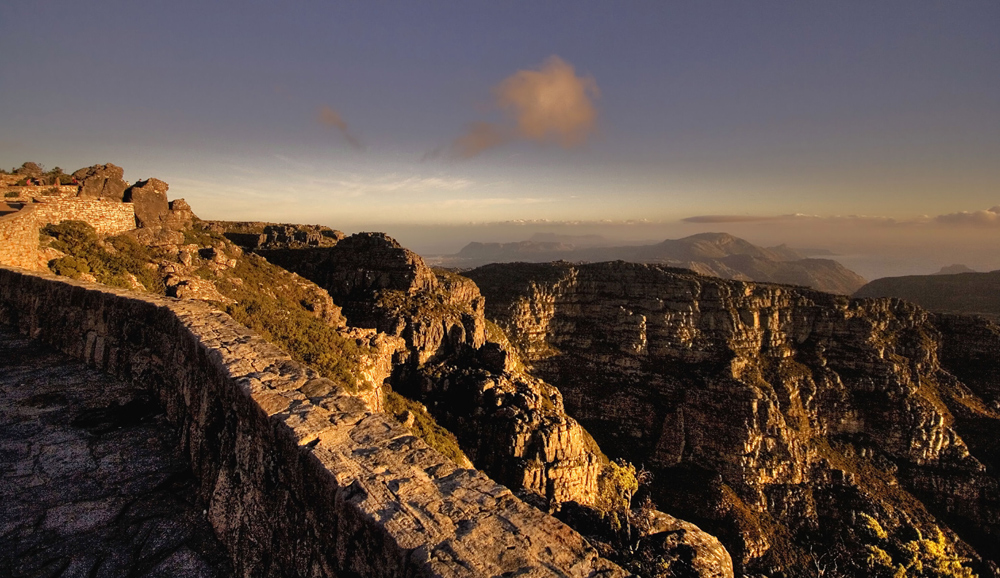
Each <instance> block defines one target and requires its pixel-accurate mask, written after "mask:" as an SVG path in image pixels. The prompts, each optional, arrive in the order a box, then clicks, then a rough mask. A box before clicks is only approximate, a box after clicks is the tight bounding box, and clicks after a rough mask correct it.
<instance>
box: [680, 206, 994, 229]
mask: <svg viewBox="0 0 1000 578" xmlns="http://www.w3.org/2000/svg"><path fill="white" fill-rule="evenodd" d="M768 221H785V222H795V221H811V222H827V223H858V224H862V223H864V224H870V225H898V226H913V225H949V226H958V227H1000V205H997V206H995V207H991V208H989V209H985V210H979V211H960V212H957V213H948V214H945V215H937V216H935V217H929V216H927V215H919V216H914V217H907V218H894V217H884V216H879V215H827V216H821V215H803V214H801V213H794V214H788V215H697V216H694V217H686V218H684V219H681V222H683V223H698V224H712V223H720V224H725V223H757V222H768Z"/></svg>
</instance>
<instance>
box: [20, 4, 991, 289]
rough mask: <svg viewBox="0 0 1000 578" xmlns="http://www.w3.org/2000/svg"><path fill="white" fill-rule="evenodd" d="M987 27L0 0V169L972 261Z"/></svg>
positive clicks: (544, 225)
mask: <svg viewBox="0 0 1000 578" xmlns="http://www.w3.org/2000/svg"><path fill="white" fill-rule="evenodd" d="M998 31H1000V3H998V2H996V1H994V0H985V1H981V2H975V1H968V2H965V1H949V2H933V1H919V2H913V1H891V0H887V1H882V2H870V1H863V2H854V1H838V2H787V1H785V2H770V1H766V0H761V1H754V2H737V1H726V2H713V1H697V2H695V1H677V2H673V1H658V2H640V1H636V2H628V3H619V2H603V3H599V2H568V1H566V2H557V1H551V2H502V3H501V2H475V1H466V2H376V1H370V2H342V3H341V2H318V1H317V2H311V1H299V2H282V3H278V2H273V3H268V2H249V1H248V2H184V1H171V2H155V1H150V2H86V1H74V2H42V1H36V2H21V1H18V0H7V1H6V2H4V3H3V4H2V5H0V54H3V55H4V58H3V59H0V78H2V79H3V80H0V167H4V168H10V167H14V166H18V165H20V164H21V163H22V162H25V161H29V160H31V161H35V162H39V163H42V164H43V165H44V166H46V167H48V168H51V167H54V166H59V167H62V168H64V169H67V170H72V169H76V168H79V167H82V166H88V165H92V164H96V163H106V162H112V163H115V164H117V165H119V166H122V167H124V168H125V170H126V179H128V180H132V181H135V180H138V179H141V178H147V177H151V176H154V177H157V178H160V179H163V180H165V181H167V182H168V183H169V184H170V192H169V194H170V196H171V198H181V197H183V198H185V199H186V200H187V201H188V202H189V203H191V205H192V206H193V208H194V209H195V212H196V213H197V214H198V215H199V216H201V217H202V218H211V219H230V220H266V221H272V222H306V223H319V224H323V225H328V226H332V227H334V228H338V229H341V230H344V231H347V232H352V231H360V230H383V231H385V232H387V233H389V234H390V235H393V236H395V237H397V238H398V239H399V240H400V241H401V242H403V243H404V245H407V246H410V247H411V248H413V249H414V250H417V251H418V252H421V253H423V254H430V253H446V252H454V251H457V250H458V249H459V248H460V247H461V246H463V245H464V244H465V243H467V242H469V241H513V240H522V239H526V238H528V237H530V236H531V235H532V234H533V233H535V232H558V233H562V234H590V233H595V232H596V233H597V234H602V235H605V236H607V237H609V238H610V239H614V240H618V241H622V242H626V241H627V242H643V241H657V240H662V239H664V238H676V237H680V236H684V235H688V234H694V233H698V232H704V231H724V232H729V233H732V234H736V235H738V236H742V237H744V238H746V239H747V240H750V241H751V242H755V243H758V244H763V245H773V244H779V243H786V244H789V245H791V246H794V247H804V248H817V249H820V248H822V249H828V250H830V251H833V252H834V253H836V254H837V255H838V257H837V258H838V259H841V260H842V261H843V262H844V263H845V264H848V266H851V267H852V268H854V269H855V270H857V271H858V272H859V273H861V274H862V275H864V276H866V277H869V278H871V277H875V276H882V275H884V274H908V273H929V272H932V271H933V270H936V268H938V267H941V266H944V265H948V264H952V263H965V264H967V265H969V266H970V267H973V268H978V269H980V270H991V269H1000V34H998Z"/></svg>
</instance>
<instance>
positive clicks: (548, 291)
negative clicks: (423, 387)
mask: <svg viewBox="0 0 1000 578" xmlns="http://www.w3.org/2000/svg"><path fill="white" fill-rule="evenodd" d="M467 275H468V276H469V277H470V278H472V279H473V280H474V281H476V283H477V284H478V286H479V287H480V288H481V290H482V292H483V294H484V295H485V296H486V298H487V315H488V316H489V317H490V318H491V319H494V320H495V321H496V322H497V323H498V324H499V325H500V326H501V327H503V328H504V329H505V330H507V332H508V334H509V335H510V337H511V339H512V341H513V342H514V343H515V344H516V345H517V346H518V347H519V348H520V349H521V351H522V352H523V353H524V357H525V361H526V362H527V363H528V364H530V370H531V373H532V374H534V375H537V376H538V377H541V378H543V379H545V380H546V381H547V382H549V383H552V384H554V385H556V386H557V387H558V388H559V389H560V391H561V392H562V394H563V397H564V400H565V404H566V408H567V412H568V413H569V414H570V415H571V416H573V417H574V418H576V419H578V420H579V421H580V422H581V423H582V424H584V426H586V427H587V429H588V430H589V431H590V432H592V433H593V434H594V436H595V438H596V439H597V441H598V442H599V443H600V445H601V447H602V448H603V449H604V450H605V451H606V452H607V453H608V454H609V455H612V456H616V457H618V456H621V457H625V458H627V459H629V460H632V461H634V462H635V463H644V464H645V465H646V467H649V468H651V469H652V470H653V472H654V484H653V488H652V491H653V494H654V497H655V498H656V499H657V502H658V503H659V504H661V505H662V506H664V507H665V508H664V509H666V510H668V511H671V512H672V513H675V514H677V515H680V516H682V517H684V518H686V519H689V520H692V521H694V522H696V523H698V524H699V525H701V526H702V527H705V528H706V529H708V530H709V531H711V532H713V533H715V534H716V535H718V536H719V537H720V538H721V539H722V540H723V542H724V543H725V545H726V547H727V548H728V549H729V551H730V552H731V553H732V554H733V556H734V561H735V562H737V565H738V570H742V571H743V572H746V573H764V574H767V575H769V576H819V575H823V574H824V573H825V572H831V573H832V571H833V569H834V568H837V569H838V570H837V572H838V573H839V574H838V575H846V576H862V575H874V576H880V575H887V576H889V575H893V573H894V572H902V573H901V574H899V573H897V574H896V575H906V576H909V575H911V574H910V573H907V572H911V573H913V575H918V574H916V571H915V570H914V568H916V564H917V561H920V564H921V567H922V568H931V567H932V566H933V567H934V568H936V569H937V570H934V571H931V570H926V572H925V573H922V574H919V575H921V576H923V575H933V576H951V575H966V574H963V573H962V572H968V570H961V569H960V565H961V564H960V562H958V561H957V560H960V559H961V560H966V561H967V562H966V563H965V564H967V565H968V568H972V569H975V571H976V572H978V573H979V575H987V576H988V575H995V574H996V573H997V570H996V563H997V562H998V560H997V559H996V558H995V556H996V552H997V551H1000V550H997V549H996V548H995V547H994V546H995V545H996V544H997V543H998V541H1000V490H998V481H997V469H996V464H997V462H996V458H997V455H996V450H995V449H993V448H994V446H995V442H994V441H993V440H995V439H996V436H997V435H998V434H1000V411H998V410H1000V407H998V406H997V405H996V395H997V390H996V386H995V383H996V381H995V379H996V378H997V369H996V367H997V362H996V355H997V352H998V351H1000V348H998V346H1000V342H998V341H997V335H998V333H997V328H996V326H995V325H988V324H984V323H988V322H985V321H982V320H974V319H970V318H962V317H948V318H942V317H939V316H937V317H936V316H934V315H932V314H929V313H927V312H926V311H924V310H922V309H920V308H918V307H916V306H914V305H910V304H908V303H905V302H901V301H898V300H890V299H879V300H851V299H848V298H847V297H842V296H834V295H830V294H826V293H821V292H817V291H810V290H808V289H804V288H800V287H790V286H779V285H766V284H757V283H747V282H740V281H726V280H721V279H715V278H709V277H702V276H699V275H696V274H693V273H691V272H688V271H684V270H677V269H669V268H665V267H660V266H653V265H641V264H633V263H623V262H611V263H598V264H591V265H571V264H568V263H553V264H538V265H534V264H523V263H522V264H507V265H503V264H498V265H491V266H486V267H482V268H480V269H476V270H473V271H470V272H468V273H467ZM918 536H919V537H918ZM930 551H933V552H935V553H937V554H940V556H938V557H937V558H935V557H934V556H931V555H930V554H926V552H930ZM914 552H916V553H914ZM945 553H947V554H945ZM925 554H926V555H925ZM921 556H923V557H922V558H921ZM948 556H950V557H951V558H948V560H951V562H948V561H947V560H944V558H947V557H948ZM949 564H950V565H949ZM899 568H903V570H902V571H900V570H899ZM934 572H937V573H934Z"/></svg>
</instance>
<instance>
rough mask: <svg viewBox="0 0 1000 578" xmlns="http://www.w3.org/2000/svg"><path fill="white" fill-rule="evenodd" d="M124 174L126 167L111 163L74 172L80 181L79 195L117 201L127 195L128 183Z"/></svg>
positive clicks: (74, 176)
mask: <svg viewBox="0 0 1000 578" xmlns="http://www.w3.org/2000/svg"><path fill="white" fill-rule="evenodd" d="M124 176H125V169H123V168H121V167H119V166H116V165H113V164H111V163H108V164H106V165H94V166H92V167H86V168H82V169H80V170H78V171H76V172H75V173H73V178H75V179H76V180H77V181H78V182H79V183H80V192H79V193H77V196H79V197H85V198H90V199H98V198H104V199H108V200H115V201H121V200H122V199H123V197H124V196H125V189H126V188H127V187H128V183H126V182H125V180H124V179H123V178H122V177H124Z"/></svg>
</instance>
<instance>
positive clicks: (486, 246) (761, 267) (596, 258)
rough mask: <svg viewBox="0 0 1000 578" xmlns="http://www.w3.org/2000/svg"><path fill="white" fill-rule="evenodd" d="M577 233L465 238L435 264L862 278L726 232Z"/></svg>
mask: <svg viewBox="0 0 1000 578" xmlns="http://www.w3.org/2000/svg"><path fill="white" fill-rule="evenodd" d="M577 239H578V238H575V237H573V236H570V235H535V236H534V237H532V239H531V240H528V241H520V242H515V243H469V244H468V245H466V246H465V247H463V248H462V250H461V251H459V252H458V253H457V254H455V255H448V256H445V257H442V258H440V259H438V260H437V262H436V263H435V264H437V265H441V266H446V267H459V268H471V267H479V266H482V265H485V264H488V263H512V262H528V263H544V262H548V261H559V260H562V261H573V262H590V263H594V262H602V261H629V262H633V263H656V264H663V265H670V266H672V267H681V268H685V269H690V270H692V271H695V272H697V273H701V274H703V275H711V276H714V277H722V278H724V279H739V280H743V281H761V282H768V283H787V284H791V285H804V286H807V287H812V288H814V289H819V290H821V291H828V292H831V293H842V294H847V295H849V294H851V293H853V292H854V291H856V290H857V289H858V288H859V287H861V286H862V285H864V284H865V279H864V278H862V277H861V276H859V275H857V274H856V273H854V272H853V271H851V270H849V269H847V268H846V267H844V266H843V265H841V264H840V263H837V262H836V261H833V260H830V259H807V258H806V257H805V255H803V254H802V253H800V252H798V251H796V250H794V249H792V248H789V247H787V246H786V245H778V246H777V247H758V246H757V245H754V244H753V243H750V242H749V241H745V240H743V239H740V238H738V237H734V236H732V235H729V234H726V233H700V234H698V235H691V236H690V237H684V238H683V239H667V240H665V241H663V242H661V243H656V244H652V245H632V246H598V245H597V244H598V243H600V242H601V241H604V239H603V238H602V237H599V236H596V235H593V236H586V237H585V238H582V239H581V240H583V241H584V242H586V243H589V244H591V246H580V245H579V244H577V243H574V242H573V241H575V240H577Z"/></svg>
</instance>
